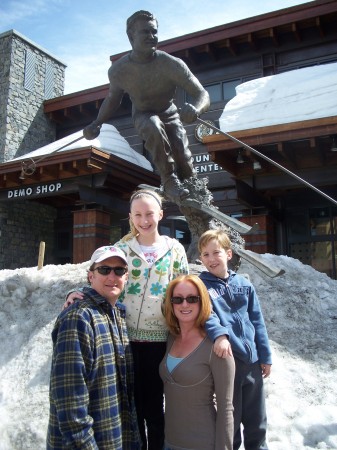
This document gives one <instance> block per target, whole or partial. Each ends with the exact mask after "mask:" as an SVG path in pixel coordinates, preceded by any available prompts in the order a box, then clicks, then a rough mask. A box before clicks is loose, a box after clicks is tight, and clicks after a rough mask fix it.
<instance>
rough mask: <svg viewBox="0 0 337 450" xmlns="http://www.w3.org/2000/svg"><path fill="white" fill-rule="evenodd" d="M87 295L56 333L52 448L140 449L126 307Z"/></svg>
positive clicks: (60, 321)
mask: <svg viewBox="0 0 337 450" xmlns="http://www.w3.org/2000/svg"><path fill="white" fill-rule="evenodd" d="M83 293H84V294H85V298H84V300H83V301H77V302H75V303H74V304H73V305H71V306H70V307H69V308H67V309H66V310H65V311H62V313H61V314H60V315H59V317H58V318H57V320H56V323H55V326H54V329H53V332H52V339H53V345H54V350H53V358H52V367H51V376H50V416H49V425H48V435H47V449H48V450H51V449H53V450H58V449H81V450H89V449H90V450H93V449H95V450H96V449H100V450H139V449H140V448H141V439H140V436H139V432H138V427H137V417H136V410H135V406H134V398H133V377H134V375H133V363H132V354H131V348H130V345H129V340H128V337H127V331H126V324H125V307H124V306H123V305H121V304H118V303H117V304H116V305H115V307H111V305H110V304H109V303H108V302H107V301H106V300H105V299H104V298H103V297H101V296H100V295H99V294H98V293H97V292H96V291H95V290H94V289H92V288H87V287H86V288H84V289H83Z"/></svg>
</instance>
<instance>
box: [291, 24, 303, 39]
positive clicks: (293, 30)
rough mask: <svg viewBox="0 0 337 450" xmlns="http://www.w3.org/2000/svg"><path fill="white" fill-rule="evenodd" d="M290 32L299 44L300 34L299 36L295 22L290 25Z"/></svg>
mask: <svg viewBox="0 0 337 450" xmlns="http://www.w3.org/2000/svg"><path fill="white" fill-rule="evenodd" d="M291 31H292V33H293V35H294V36H295V39H296V41H297V42H301V41H302V38H301V34H300V32H299V29H298V27H297V24H296V23H295V22H294V23H292V24H291Z"/></svg>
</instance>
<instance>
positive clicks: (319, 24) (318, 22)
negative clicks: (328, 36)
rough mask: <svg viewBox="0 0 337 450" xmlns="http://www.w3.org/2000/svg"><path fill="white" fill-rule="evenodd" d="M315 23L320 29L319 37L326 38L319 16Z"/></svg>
mask: <svg viewBox="0 0 337 450" xmlns="http://www.w3.org/2000/svg"><path fill="white" fill-rule="evenodd" d="M315 23H316V27H317V28H318V29H319V35H320V36H321V38H324V37H325V32H324V29H323V27H322V23H321V19H320V17H319V16H317V17H316V18H315Z"/></svg>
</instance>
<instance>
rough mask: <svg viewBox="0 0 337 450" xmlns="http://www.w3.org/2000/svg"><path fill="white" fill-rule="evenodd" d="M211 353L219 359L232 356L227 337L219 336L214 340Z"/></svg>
mask: <svg viewBox="0 0 337 450" xmlns="http://www.w3.org/2000/svg"><path fill="white" fill-rule="evenodd" d="M213 351H214V353H215V354H216V355H217V356H219V358H226V357H227V356H233V352H232V347H231V344H230V343H229V340H228V338H227V336H219V337H218V338H216V339H215V342H214V347H213Z"/></svg>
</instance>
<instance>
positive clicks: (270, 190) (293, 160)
mask: <svg viewBox="0 0 337 450" xmlns="http://www.w3.org/2000/svg"><path fill="white" fill-rule="evenodd" d="M158 20H159V22H160V17H159V18H158ZM159 48H160V49H161V50H164V51H167V52H168V53H170V54H172V55H174V56H176V57H179V58H181V59H182V60H184V61H185V62H186V63H187V65H188V66H189V67H190V69H191V70H192V72H193V73H194V74H195V75H196V76H197V77H198V79H199V80H200V82H201V83H202V84H203V86H204V87H205V88H206V89H207V90H208V92H209V94H210V97H211V107H210V110H209V111H208V112H207V113H206V114H204V115H203V117H202V119H205V120H210V121H211V122H212V123H214V124H215V125H216V126H217V127H219V118H220V116H221V114H222V112H223V110H224V108H225V106H226V104H227V103H228V102H229V100H231V99H232V98H233V97H234V96H235V94H236V91H235V88H236V87H237V86H239V85H241V84H242V83H245V82H248V81H251V80H256V79H260V78H262V77H267V76H271V75H277V74H281V73H284V72H287V71H291V70H295V69H300V68H305V67H311V66H317V65H327V64H330V63H335V62H337V2H336V1H334V0H316V1H312V2H309V3H305V4H301V5H298V6H294V7H291V8H286V9H281V10H279V11H274V12H271V13H267V14H263V15H259V16H256V17H252V18H248V19H244V20H240V21H237V22H233V23H229V24H224V25H221V26H218V27H214V28H210V29H206V30H202V31H199V32H196V33H191V34H188V35H184V36H180V37H177V38H174V39H170V40H166V41H163V42H160V45H159ZM123 54H124V53H123ZM123 54H118V55H112V56H111V57H110V60H111V62H113V61H115V60H116V59H118V58H119V57H121V56H122V55H123ZM107 92H108V84H106V85H103V86H98V87H93V88H92V89H87V90H84V91H80V92H76V93H73V94H69V95H65V96H61V97H56V98H53V99H50V100H46V101H45V102H44V112H45V114H46V116H47V117H48V118H49V120H50V121H52V123H54V124H55V128H56V138H57V139H61V138H64V137H65V136H69V135H70V134H72V133H75V132H77V131H79V130H81V129H83V127H84V126H85V125H87V124H88V123H89V122H90V121H91V120H93V119H94V118H95V117H96V116H97V113H98V110H99V107H100V105H101V103H102V101H103V99H104V98H105V97H106V95H107ZM176 101H177V104H178V106H180V105H182V104H183V103H184V102H185V101H188V99H187V98H185V93H184V92H180V91H178V92H177V95H176ZM130 113H131V103H130V99H129V98H128V97H127V96H125V97H124V99H123V102H122V105H121V107H120V109H119V110H118V112H117V113H116V114H115V117H114V119H113V121H112V124H113V125H114V126H115V127H116V128H117V129H118V131H119V132H120V134H121V136H122V137H124V138H125V139H126V140H127V142H128V143H129V145H130V146H131V147H132V149H134V150H135V151H136V152H137V153H139V154H141V155H144V156H145V157H148V155H147V154H146V151H145V150H144V148H143V142H142V141H141V140H140V139H139V137H138V135H137V134H136V132H135V130H134V128H133V126H132V122H131V114H130ZM186 130H187V133H188V138H189V142H190V147H191V150H192V153H193V155H194V164H195V166H196V168H197V171H198V173H199V176H200V177H205V176H207V177H208V179H209V184H208V186H209V188H210V189H211V191H212V193H213V196H214V200H215V204H216V205H217V206H218V207H219V208H220V209H221V210H222V211H223V212H225V213H226V214H230V215H233V216H234V217H236V218H239V219H240V220H242V221H244V222H246V223H251V224H253V223H255V222H258V223H259V225H260V228H259V230H258V231H257V232H256V233H255V234H253V235H250V236H245V239H246V248H247V249H250V250H253V251H256V252H259V253H264V252H270V253H276V254H284V255H288V256H293V257H295V258H298V259H300V260H301V261H302V262H304V263H306V264H310V265H313V266H314V267H315V268H316V269H317V270H320V271H322V272H325V273H327V274H328V275H329V276H331V277H333V278H336V277H337V271H336V265H337V208H336V206H335V205H334V204H333V203H332V202H329V200H328V199H327V198H324V197H322V196H321V195H319V194H318V193H317V192H315V191H313V190H312V189H310V188H309V187H307V186H305V185H303V183H301V182H299V181H294V179H292V182H289V181H288V179H287V176H286V174H283V173H282V171H280V170H278V169H277V168H275V167H273V166H272V165H270V164H268V163H266V162H265V161H264V160H261V159H260V160H259V161H258V162H259V163H260V166H261V169H260V170H254V168H253V162H254V161H255V159H256V158H254V157H253V156H254V155H253V154H252V153H250V152H249V151H247V150H245V151H244V155H243V156H244V159H245V160H246V161H250V162H251V163H250V164H239V163H237V158H238V150H239V149H240V146H238V144H237V143H235V142H233V141H232V140H230V139H228V138H226V137H225V136H222V135H220V134H214V135H212V136H208V137H207V136H206V137H205V133H203V132H205V129H203V128H202V127H201V126H200V124H193V125H189V126H187V127H186ZM229 131H232V130H229ZM206 134H207V130H206ZM233 134H234V136H235V137H237V138H238V139H240V140H241V141H243V142H245V143H246V144H248V145H250V146H252V147H254V148H256V149H257V150H258V151H259V152H261V153H263V154H264V155H267V156H269V157H270V158H275V159H276V160H277V161H279V162H280V164H282V166H285V167H286V168H288V169H289V170H291V171H292V172H294V173H297V174H298V175H299V176H300V177H302V176H303V178H305V179H308V181H310V182H311V183H312V184H313V185H315V186H316V187H317V188H318V189H321V190H322V191H324V192H326V193H327V194H328V195H329V196H331V197H332V198H336V197H337V152H333V151H331V148H332V147H333V142H334V138H335V136H337V116H332V117H329V118H326V117H325V118H324V119H317V120H315V121H313V122H310V123H305V121H300V122H299V121H294V122H293V123H287V124H284V123H279V124H277V125H274V126H271V127H270V126H268V127H264V128H258V129H246V130H240V131H235V132H234V133H233ZM111 158H113V156H111V155H110V156H109V161H107V159H106V157H105V156H104V155H102V154H101V153H100V152H99V151H96V150H95V149H93V148H87V149H85V150H84V149H83V150H81V151H80V152H79V153H76V151H74V152H73V153H72V152H69V153H66V152H64V153H63V154H59V155H57V156H56V155H53V156H52V157H51V158H49V159H46V160H45V161H44V163H43V167H42V166H40V165H39V167H38V170H37V171H36V172H35V173H34V174H33V175H32V176H31V177H30V178H29V179H26V180H19V177H18V176H17V175H18V173H20V163H19V162H18V161H17V162H14V161H13V162H11V163H10V164H11V165H9V163H6V164H3V165H0V194H1V191H4V190H6V189H8V188H9V187H10V188H11V189H15V188H20V187H22V186H29V185H30V184H36V183H41V182H45V183H55V181H57V180H59V179H61V178H62V177H69V179H71V180H75V181H76V177H78V176H82V175H89V174H93V173H96V172H95V171H96V170H97V175H99V174H100V173H102V174H103V173H104V174H106V176H107V180H108V181H107V182H106V184H104V186H103V185H101V186H100V185H99V184H97V185H96V186H91V188H90V190H87V191H86V194H85V195H84V193H83V192H82V193H81V192H80V191H79V190H77V191H76V192H71V193H67V194H66V193H62V195H58V194H57V193H55V192H53V193H50V195H49V194H48V195H47V196H45V197H44V198H42V197H39V198H38V199H34V200H33V199H32V201H38V202H42V203H43V202H45V203H47V204H48V205H50V206H52V207H54V208H55V209H56V210H57V211H58V212H57V217H58V218H57V219H56V221H58V222H57V223H58V225H57V229H58V232H59V231H60V230H61V231H62V226H63V225H62V224H66V223H67V225H64V226H65V227H66V230H67V232H68V233H70V234H72V236H73V242H75V239H76V238H75V234H76V229H77V228H76V225H78V224H77V223H75V221H74V220H73V217H74V215H73V211H76V210H78V211H79V210H96V211H102V210H103V211H105V212H106V213H107V214H108V215H111V213H112V212H113V211H112V209H111V205H112V204H115V205H117V209H119V213H118V214H117V216H115V217H117V219H118V221H119V222H120V226H119V227H118V226H117V225H116V223H115V225H116V234H123V232H124V231H125V227H126V226H127V225H126V221H125V220H124V221H123V220H121V219H123V218H125V208H127V201H128V198H129V197H130V194H131V192H132V190H133V189H134V188H135V187H136V184H137V183H139V182H146V183H147V184H156V183H157V184H158V183H159V178H158V176H157V175H156V174H155V173H152V175H149V174H151V172H149V171H145V172H144V171H143V172H142V171H140V172H142V173H138V174H136V173H135V176H134V177H133V175H132V174H133V171H134V170H135V167H134V166H128V165H127V166H126V167H125V168H124V169H125V170H124V169H123V170H121V171H120V170H119V166H118V168H117V170H116V173H113V172H111V170H112V164H111V162H110V159H111ZM91 162H92V165H90V163H91ZM116 167H117V166H116ZM14 173H15V175H13V174H14ZM102 186H103V187H102ZM120 186H123V188H122V189H120V188H119V187H120ZM107 196H108V197H109V199H107ZM115 200H118V201H117V202H116V203H114V202H115ZM122 211H123V212H122ZM123 214H124V216H123ZM179 215H180V213H179V211H178V210H177V208H175V206H174V205H168V207H167V210H166V212H165V216H166V222H163V228H164V232H167V233H169V234H171V235H173V236H177V237H179V238H180V237H181V238H182V239H184V240H185V242H184V243H186V244H188V230H186V224H184V222H183V220H182V218H181V217H179ZM75 216H78V217H80V214H75ZM80 220H81V223H80V224H81V225H83V226H84V223H85V222H86V221H91V222H92V221H93V222H95V221H96V223H97V225H99V222H100V220H103V219H101V218H99V217H98V216H96V217H94V218H92V217H90V218H83V219H80ZM109 220H110V219H109ZM109 220H108V222H109ZM108 222H106V223H104V226H105V227H109V223H108ZM313 223H315V227H314V226H313ZM66 230H65V229H64V232H65V231H66ZM113 237H114V236H113ZM110 238H111V235H110ZM73 248H74V247H73V244H71V245H69V246H68V248H67V249H66V250H65V256H64V261H69V262H79V260H85V259H86V258H87V257H88V255H89V253H90V252H89V253H88V252H86V251H82V250H81V252H82V253H81V252H80V251H77V255H75V254H74V253H73ZM55 251H56V252H57V249H55Z"/></svg>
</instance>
